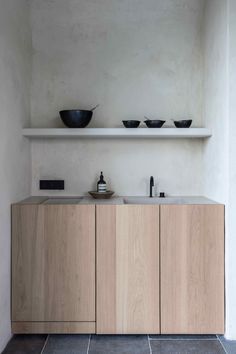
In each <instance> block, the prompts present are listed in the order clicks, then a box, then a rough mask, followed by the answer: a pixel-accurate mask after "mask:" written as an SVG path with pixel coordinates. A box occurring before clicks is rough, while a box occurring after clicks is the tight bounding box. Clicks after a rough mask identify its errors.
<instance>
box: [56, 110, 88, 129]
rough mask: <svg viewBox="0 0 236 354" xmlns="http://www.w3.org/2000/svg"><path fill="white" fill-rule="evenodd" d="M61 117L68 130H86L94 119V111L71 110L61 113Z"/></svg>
mask: <svg viewBox="0 0 236 354" xmlns="http://www.w3.org/2000/svg"><path fill="white" fill-rule="evenodd" d="M59 113H60V117H61V120H62V121H63V123H64V124H65V125H66V126H67V127H68V128H85V127H87V125H88V124H89V122H90V121H91V119H92V116H93V111H92V110H91V111H87V110H81V109H69V110H64V111H60V112H59Z"/></svg>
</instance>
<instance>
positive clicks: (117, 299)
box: [96, 205, 160, 334]
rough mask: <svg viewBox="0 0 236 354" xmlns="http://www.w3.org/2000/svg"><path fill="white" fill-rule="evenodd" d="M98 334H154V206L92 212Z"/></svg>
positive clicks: (156, 249)
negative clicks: (95, 219) (95, 239)
mask: <svg viewBox="0 0 236 354" xmlns="http://www.w3.org/2000/svg"><path fill="white" fill-rule="evenodd" d="M96 210H97V333H100V334H101V333H107V334H112V333H113V334H115V333H120V334H131V333H133V334H135V333H138V334H142V333H159V331H160V326H159V325H160V321H159V206H154V205H118V206H106V205H99V206H96Z"/></svg>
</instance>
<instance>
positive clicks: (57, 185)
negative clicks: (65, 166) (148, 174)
mask: <svg viewBox="0 0 236 354" xmlns="http://www.w3.org/2000/svg"><path fill="white" fill-rule="evenodd" d="M39 189H42V190H64V189H65V182H64V180H48V179H41V180H40V181H39Z"/></svg>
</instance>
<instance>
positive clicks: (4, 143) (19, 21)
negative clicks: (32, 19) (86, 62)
mask: <svg viewBox="0 0 236 354" xmlns="http://www.w3.org/2000/svg"><path fill="white" fill-rule="evenodd" d="M0 7H1V11H0V106H1V129H0V165H1V168H0V195H1V198H0V352H2V349H3V347H4V346H5V344H6V342H7V341H8V339H9V337H10V335H11V329H10V298H11V297H10V240H11V237H10V232H11V221H10V208H11V203H12V202H15V201H17V200H20V199H22V198H24V197H25V196H26V195H28V194H29V193H30V175H31V173H30V147H29V142H28V141H27V140H26V139H24V138H22V134H21V128H22V126H23V125H27V124H29V115H30V95H29V88H30V72H31V37H30V26H29V9H28V3H27V1H25V0H0Z"/></svg>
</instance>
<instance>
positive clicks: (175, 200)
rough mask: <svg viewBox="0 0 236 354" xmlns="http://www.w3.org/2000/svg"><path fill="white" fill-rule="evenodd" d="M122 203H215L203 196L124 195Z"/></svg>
mask: <svg viewBox="0 0 236 354" xmlns="http://www.w3.org/2000/svg"><path fill="white" fill-rule="evenodd" d="M123 200H124V204H216V202H214V201H213V200H210V199H208V198H205V197H165V198H159V197H153V198H149V197H124V198H123Z"/></svg>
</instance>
